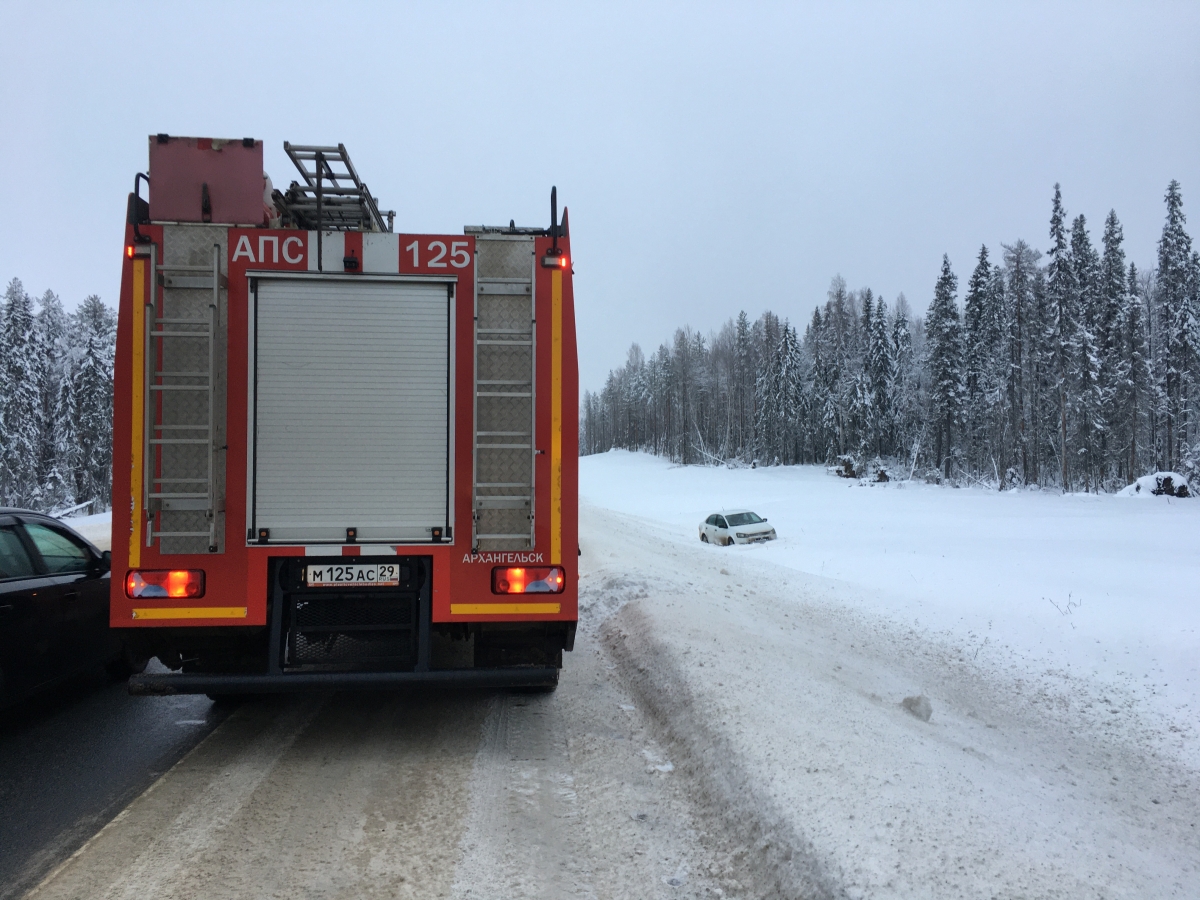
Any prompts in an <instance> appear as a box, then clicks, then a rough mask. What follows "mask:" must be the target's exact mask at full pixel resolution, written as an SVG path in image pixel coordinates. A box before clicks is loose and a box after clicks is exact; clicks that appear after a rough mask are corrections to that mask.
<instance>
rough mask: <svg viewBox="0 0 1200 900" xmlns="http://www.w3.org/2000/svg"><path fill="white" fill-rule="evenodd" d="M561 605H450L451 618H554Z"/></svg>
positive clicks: (560, 609)
mask: <svg viewBox="0 0 1200 900" xmlns="http://www.w3.org/2000/svg"><path fill="white" fill-rule="evenodd" d="M561 611H562V604H561V603H451V604H450V615H452V616H518V615H526V614H530V613H537V614H541V615H552V616H556V615H558V614H559V613H560V612H561Z"/></svg>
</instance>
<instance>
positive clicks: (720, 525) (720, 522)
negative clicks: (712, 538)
mask: <svg viewBox="0 0 1200 900" xmlns="http://www.w3.org/2000/svg"><path fill="white" fill-rule="evenodd" d="M713 524H714V525H716V526H717V527H718V528H725V527H726V525H725V520H724V519H723V518H721V517H720V516H717V521H716V522H714V523H713Z"/></svg>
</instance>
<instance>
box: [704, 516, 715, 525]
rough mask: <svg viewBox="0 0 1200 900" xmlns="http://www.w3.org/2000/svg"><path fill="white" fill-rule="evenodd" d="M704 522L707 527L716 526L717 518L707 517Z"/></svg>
mask: <svg viewBox="0 0 1200 900" xmlns="http://www.w3.org/2000/svg"><path fill="white" fill-rule="evenodd" d="M704 521H705V523H706V524H708V525H716V524H717V517H716V516H709V517H708V518H707V519H705V520H704Z"/></svg>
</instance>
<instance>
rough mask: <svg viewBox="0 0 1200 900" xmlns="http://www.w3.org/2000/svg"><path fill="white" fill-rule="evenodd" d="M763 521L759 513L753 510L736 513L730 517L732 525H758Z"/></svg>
mask: <svg viewBox="0 0 1200 900" xmlns="http://www.w3.org/2000/svg"><path fill="white" fill-rule="evenodd" d="M761 521H762V519H760V518H759V517H758V514H757V513H752V512H744V513H735V514H734V515H732V516H730V517H729V524H730V525H757V524H758V523H759V522H761Z"/></svg>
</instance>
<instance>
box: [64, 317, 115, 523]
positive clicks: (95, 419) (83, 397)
mask: <svg viewBox="0 0 1200 900" xmlns="http://www.w3.org/2000/svg"><path fill="white" fill-rule="evenodd" d="M72 326H73V330H75V331H76V333H77V334H78V335H79V338H78V340H80V342H81V345H82V346H83V348H84V350H83V354H82V357H81V358H80V360H79V364H78V366H77V368H76V370H75V372H74V385H73V389H74V392H75V429H76V434H77V436H78V442H79V462H80V466H79V469H78V470H77V471H76V478H75V485H76V490H75V495H76V497H77V498H79V501H80V502H83V501H86V500H97V501H98V502H99V503H100V504H102V505H107V504H108V503H109V500H110V497H111V492H112V402H113V381H112V373H113V351H114V349H115V334H116V322H115V318H114V316H113V313H112V310H110V309H109V308H108V307H107V306H105V305H104V304H103V303H102V302H101V301H100V298H99V297H97V296H95V295H94V294H93V295H91V296H89V297H88V298H87V299H85V300H84V301H83V303H82V304H80V306H79V309H78V310H77V311H76V313H75V315H74V317H73V321H72Z"/></svg>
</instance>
